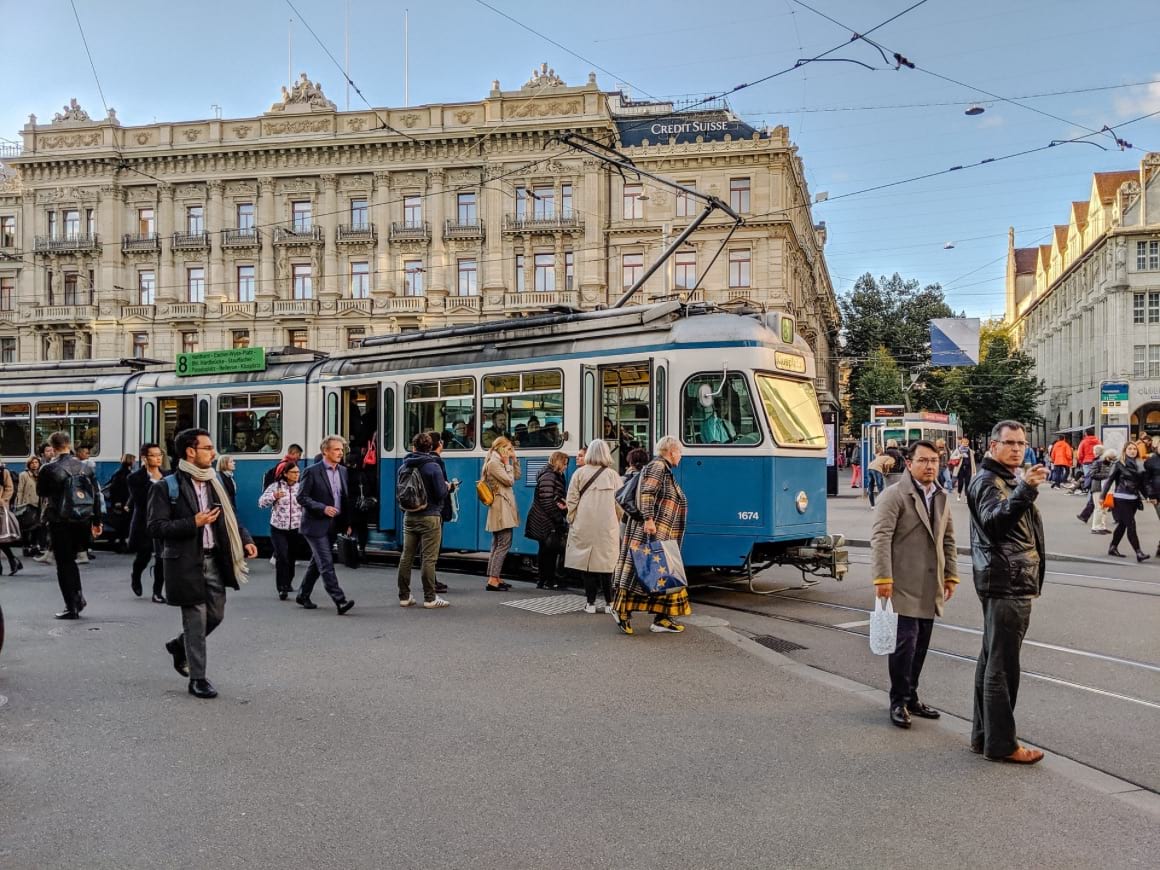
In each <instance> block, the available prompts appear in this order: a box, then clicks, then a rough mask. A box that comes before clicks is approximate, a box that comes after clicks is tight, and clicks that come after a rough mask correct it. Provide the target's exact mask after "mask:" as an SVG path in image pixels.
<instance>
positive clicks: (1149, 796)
mask: <svg viewBox="0 0 1160 870" xmlns="http://www.w3.org/2000/svg"><path fill="white" fill-rule="evenodd" d="M1077 560H1078V559H1077ZM704 607H712V605H704ZM703 620H704V621H703V622H700V624H699V625H698V627H699V628H701V629H703V630H704V631H708V632H711V633H712V634H714V635H716V636H717V637H719V638H721V639H722V640H724V641H726V642H727V643H730V644H732V645H733V646H735V647H737V648H738V649H739V650H742V651H743V652H746V653H748V654H749V655H752V656H755V657H756V658H759V659H762V660H764V661H765V662H767V663H768V664H771V665H773V666H774V667H776V668H779V669H781V670H785V671H788V672H789V673H792V674H796V675H797V676H799V677H803V678H804V679H807V680H812V681H813V682H815V683H821V684H822V685H825V686H829V687H830V688H833V689H839V690H841V691H843V692H848V693H850V694H852V695H856V696H858V697H860V698H864V699H865V700H866V701H867V702H868V703H871V704H873V705H874V706H875V707H881V708H885V707H886V706H887V705H888V704H889V703H890V696H889V695H888V694H887V693H886V692H884V691H883V690H881V689H878V688H875V687H874V686H868V685H866V684H865V683H859V682H857V681H856V680H851V679H849V678H847V677H843V676H840V675H839V674H832V673H830V672H829V671H824V670H822V669H820V668H815V667H813V666H812V665H806V664H802V663H801V662H798V661H794V660H793V659H791V658H790V657H789V656H785V655H782V654H781V653H779V652H774V651H773V650H771V649H767V648H766V647H763V646H762V645H761V644H759V643H756V642H755V641H753V640H750V639H749V638H748V637H746V636H745V635H743V634H741V633H740V632H738V631H737V630H736V629H734V628H731V627H730V626H729V623H728V621H727V620H724V619H718V618H715V617H703ZM685 621H686V622H688V623H689V624H690V625H697V622H694V617H688V618H686V620H685ZM940 712H942V717H941V718H940V719H939V720H938V722H937V723H934V724H935V727H938V728H943V729H944V730H946V731H950V732H951V733H952V734H956V735H958V736H960V737H969V735H970V733H971V723H970V722H968V721H967V720H966V719H962V718H960V717H958V716H955V715H952V714H951V713H947V712H946V711H945V710H943V711H940ZM1020 742H1021V744H1022V745H1024V746H1031V747H1034V748H1036V749H1044V747H1042V746H1035V744H1033V743H1028V742H1026V741H1020ZM1044 752H1046V753H1047V755H1046V757H1045V758H1044V759H1043V761H1041V762H1039V764H1037V765H1035V766H1036V767H1042V768H1046V769H1047V770H1050V771H1052V772H1054V773H1058V774H1060V775H1061V776H1063V777H1065V778H1067V779H1070V780H1071V781H1072V782H1074V783H1077V784H1079V785H1082V786H1084V787H1085V788H1089V789H1091V790H1093V791H1096V792H1098V793H1099V794H1102V795H1105V796H1108V797H1112V798H1115V799H1116V800H1118V801H1120V802H1121V803H1125V804H1128V805H1129V806H1131V807H1134V808H1135V809H1137V810H1140V811H1142V812H1145V813H1147V814H1148V815H1150V816H1153V817H1155V818H1157V819H1160V794H1157V793H1156V792H1153V791H1149V790H1148V789H1145V788H1141V787H1140V786H1138V785H1136V784H1135V783H1131V782H1128V781H1126V780H1123V779H1120V778H1119V777H1116V776H1113V775H1112V774H1110V773H1104V772H1103V771H1102V770H1097V769H1096V768H1094V767H1089V766H1088V765H1086V764H1083V763H1082V762H1079V761H1075V760H1074V759H1071V758H1068V757H1066V756H1064V755H1058V754H1056V753H1055V752H1054V751H1051V750H1047V749H1044Z"/></svg>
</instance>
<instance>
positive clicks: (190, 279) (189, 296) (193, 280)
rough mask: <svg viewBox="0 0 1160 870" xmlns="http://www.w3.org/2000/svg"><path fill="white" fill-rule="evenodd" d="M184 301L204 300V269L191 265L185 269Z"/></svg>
mask: <svg viewBox="0 0 1160 870" xmlns="http://www.w3.org/2000/svg"><path fill="white" fill-rule="evenodd" d="M185 301H186V302H205V269H204V268H203V267H201V266H193V267H191V268H189V269H188V270H187V271H186V296H185Z"/></svg>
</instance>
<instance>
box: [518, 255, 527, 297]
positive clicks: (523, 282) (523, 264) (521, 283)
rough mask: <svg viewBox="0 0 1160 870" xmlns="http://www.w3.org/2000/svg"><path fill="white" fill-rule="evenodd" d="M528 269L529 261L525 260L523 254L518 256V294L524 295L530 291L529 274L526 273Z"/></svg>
mask: <svg viewBox="0 0 1160 870" xmlns="http://www.w3.org/2000/svg"><path fill="white" fill-rule="evenodd" d="M526 268H527V260H525V259H524V255H523V254H516V292H517V293H523V292H524V291H525V290H527V289H528V280H527V273H526V272H525V271H524V270H525V269H526Z"/></svg>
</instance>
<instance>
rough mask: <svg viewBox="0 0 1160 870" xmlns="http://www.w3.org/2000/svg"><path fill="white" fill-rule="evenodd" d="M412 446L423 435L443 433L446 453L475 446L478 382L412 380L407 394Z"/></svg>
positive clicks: (405, 403) (406, 413) (406, 415)
mask: <svg viewBox="0 0 1160 870" xmlns="http://www.w3.org/2000/svg"><path fill="white" fill-rule="evenodd" d="M403 417H404V419H405V420H406V423H407V426H406V438H407V443H408V444H409V443H410V442H411V440H412V439H413V438H414V437H415V436H416V435H418V434H419V433H420V432H439V433H440V434H441V435H442V436H443V449H444V450H470V449H471V448H472V447H474V446H475V379H474V378H447V379H444V380H441V381H412V382H411V383H409V384H407V386H406V387H405V388H404V391H403Z"/></svg>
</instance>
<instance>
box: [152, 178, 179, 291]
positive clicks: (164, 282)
mask: <svg viewBox="0 0 1160 870" xmlns="http://www.w3.org/2000/svg"><path fill="white" fill-rule="evenodd" d="M159 186H160V192H161V208H160V209H159V212H158V215H157V232H158V233H159V234H160V236H161V274H160V275H158V276H157V302H158V303H160V302H162V301H164V302H170V303H171V302H177V301H178V300H180V299H182V298H184V294H183V293H182V292H181V288H180V287H178V286H177V284H178V281H177V271H176V269H175V268H174V261H173V232H174V226H175V223H174V222H175V217H174V205H173V192H174V191H173V185H172V184H161V185H159Z"/></svg>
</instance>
